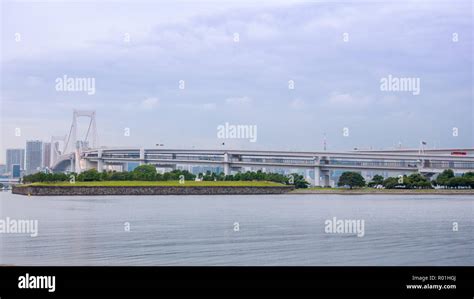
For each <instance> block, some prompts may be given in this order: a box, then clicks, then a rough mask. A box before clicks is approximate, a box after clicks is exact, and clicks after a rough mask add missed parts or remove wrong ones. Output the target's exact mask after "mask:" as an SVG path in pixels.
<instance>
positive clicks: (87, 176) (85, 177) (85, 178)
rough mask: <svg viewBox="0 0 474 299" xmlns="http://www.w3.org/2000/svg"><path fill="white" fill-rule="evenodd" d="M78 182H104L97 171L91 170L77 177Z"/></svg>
mask: <svg viewBox="0 0 474 299" xmlns="http://www.w3.org/2000/svg"><path fill="white" fill-rule="evenodd" d="M77 180H78V181H80V182H91V181H100V180H102V175H101V174H100V172H97V170H95V169H89V170H86V171H83V172H81V173H80V174H79V175H78V176H77Z"/></svg>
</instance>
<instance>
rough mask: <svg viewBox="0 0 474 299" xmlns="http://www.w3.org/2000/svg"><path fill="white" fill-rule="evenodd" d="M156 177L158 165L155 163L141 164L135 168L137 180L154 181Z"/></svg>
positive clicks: (134, 176) (134, 172) (134, 177)
mask: <svg viewBox="0 0 474 299" xmlns="http://www.w3.org/2000/svg"><path fill="white" fill-rule="evenodd" d="M155 177H156V167H155V166H154V165H150V164H145V165H140V166H137V167H135V169H134V170H133V179H134V180H137V181H154V180H155Z"/></svg>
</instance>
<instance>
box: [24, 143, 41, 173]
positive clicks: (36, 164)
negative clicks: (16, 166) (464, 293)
mask: <svg viewBox="0 0 474 299" xmlns="http://www.w3.org/2000/svg"><path fill="white" fill-rule="evenodd" d="M25 164H26V168H25V170H26V174H32V173H36V172H38V171H40V170H41V168H42V166H43V142H42V141H40V140H30V141H27V142H26V160H25Z"/></svg>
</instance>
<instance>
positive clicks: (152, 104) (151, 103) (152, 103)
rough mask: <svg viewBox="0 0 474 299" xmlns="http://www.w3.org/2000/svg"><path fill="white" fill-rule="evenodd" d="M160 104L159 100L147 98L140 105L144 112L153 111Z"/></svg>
mask: <svg viewBox="0 0 474 299" xmlns="http://www.w3.org/2000/svg"><path fill="white" fill-rule="evenodd" d="M159 103H160V100H159V99H158V98H146V99H144V100H143V101H142V102H141V103H140V105H139V107H140V108H141V109H144V110H153V109H155V108H156V107H158V105H159Z"/></svg>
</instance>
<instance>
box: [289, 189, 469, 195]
mask: <svg viewBox="0 0 474 299" xmlns="http://www.w3.org/2000/svg"><path fill="white" fill-rule="evenodd" d="M292 193H338V194H340V193H348V194H350V193H364V194H367V193H368V194H370V193H372V194H377V193H411V194H413V193H415V194H416V193H423V194H425V193H432V194H443V193H472V194H473V195H474V189H374V188H369V187H364V188H354V189H349V188H320V187H315V188H307V189H296V190H294V191H292Z"/></svg>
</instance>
